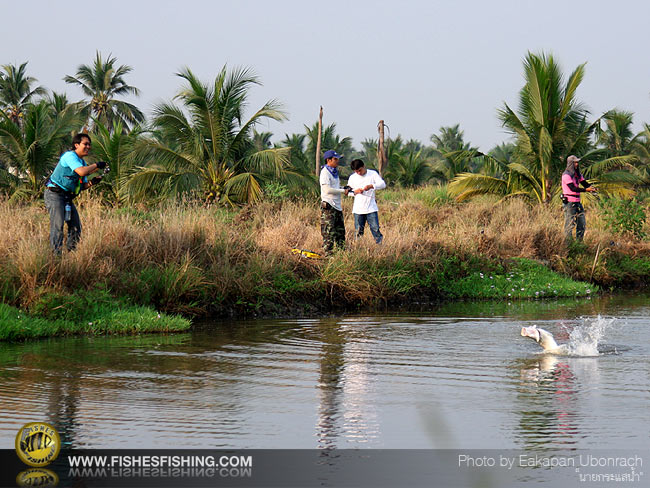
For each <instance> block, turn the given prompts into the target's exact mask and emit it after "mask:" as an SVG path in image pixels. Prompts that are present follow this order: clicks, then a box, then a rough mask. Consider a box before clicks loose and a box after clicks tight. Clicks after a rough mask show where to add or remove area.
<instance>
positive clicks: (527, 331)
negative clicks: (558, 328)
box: [521, 325, 568, 354]
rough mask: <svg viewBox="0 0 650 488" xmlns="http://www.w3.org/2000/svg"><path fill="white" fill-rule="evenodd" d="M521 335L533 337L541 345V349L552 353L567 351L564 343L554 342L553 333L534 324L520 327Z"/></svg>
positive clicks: (564, 352)
mask: <svg viewBox="0 0 650 488" xmlns="http://www.w3.org/2000/svg"><path fill="white" fill-rule="evenodd" d="M521 335H522V336H523V337H530V338H531V339H533V340H534V341H535V342H537V344H539V345H540V346H542V349H544V351H545V352H549V353H553V354H566V353H567V352H568V348H567V345H566V344H562V345H558V343H557V342H555V338H554V337H553V334H551V333H550V332H549V331H547V330H544V329H538V328H537V326H536V325H533V326H532V327H522V328H521Z"/></svg>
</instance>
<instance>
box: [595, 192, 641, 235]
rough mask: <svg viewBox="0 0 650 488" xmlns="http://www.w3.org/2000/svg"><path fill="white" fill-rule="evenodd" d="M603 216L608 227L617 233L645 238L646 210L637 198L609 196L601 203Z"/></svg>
mask: <svg viewBox="0 0 650 488" xmlns="http://www.w3.org/2000/svg"><path fill="white" fill-rule="evenodd" d="M600 209H601V212H602V218H603V220H604V221H605V224H606V226H607V228H608V229H609V230H610V231H612V232H614V233H615V234H629V235H632V236H634V237H635V238H636V239H643V238H645V232H644V231H643V224H644V223H645V219H646V214H645V210H644V209H643V207H642V206H641V204H639V202H637V201H636V200H633V199H632V200H624V199H621V198H607V199H605V200H602V201H601V203H600Z"/></svg>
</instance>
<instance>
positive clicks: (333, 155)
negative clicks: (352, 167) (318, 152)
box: [323, 149, 343, 161]
mask: <svg viewBox="0 0 650 488" xmlns="http://www.w3.org/2000/svg"><path fill="white" fill-rule="evenodd" d="M342 157H343V156H341V155H340V154H339V153H337V152H336V151H334V150H332V149H330V150H329V151H325V154H323V159H324V160H325V161H327V160H328V159H332V158H336V159H341V158H342Z"/></svg>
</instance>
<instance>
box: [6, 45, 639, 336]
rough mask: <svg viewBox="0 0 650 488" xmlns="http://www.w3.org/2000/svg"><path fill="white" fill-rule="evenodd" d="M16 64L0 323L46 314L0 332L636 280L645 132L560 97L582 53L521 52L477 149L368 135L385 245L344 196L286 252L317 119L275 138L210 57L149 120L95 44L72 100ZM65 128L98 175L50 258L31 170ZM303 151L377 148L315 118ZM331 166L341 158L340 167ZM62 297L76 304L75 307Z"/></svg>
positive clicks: (265, 112)
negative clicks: (339, 217)
mask: <svg viewBox="0 0 650 488" xmlns="http://www.w3.org/2000/svg"><path fill="white" fill-rule="evenodd" d="M26 67H27V64H26V63H25V64H22V65H20V66H14V65H4V66H3V67H2V70H1V71H0V108H1V109H2V110H0V193H2V195H3V196H2V197H1V199H0V221H2V222H3V223H4V225H3V228H2V229H0V294H1V296H2V302H3V303H4V304H5V305H3V307H4V308H3V309H2V314H3V315H2V317H3V318H2V324H3V325H2V327H1V328H2V330H7V329H5V325H6V324H7V323H9V324H11V323H18V322H17V321H18V319H17V316H18V315H21V317H22V316H25V315H26V316H28V317H31V318H33V319H34V320H37V319H38V320H41V319H42V320H45V321H49V322H48V323H47V324H45V323H43V324H41V326H39V327H40V328H41V329H42V330H44V331H46V332H43V333H36V332H30V330H28V329H25V328H23V329H21V330H22V332H20V333H18V332H16V330H15V329H10V330H9V331H8V332H2V334H5V336H4V337H5V338H20V337H23V338H26V337H36V336H39V335H43V334H49V333H53V334H65V333H69V332H70V331H72V330H77V331H78V332H82V333H92V332H101V333H104V332H110V331H113V332H125V331H138V330H139V331H144V330H154V329H155V328H156V327H159V330H181V329H183V328H186V327H188V323H187V322H186V321H185V322H184V321H183V320H185V319H179V318H177V316H176V315H177V314H182V315H183V316H185V317H207V316H215V315H220V316H224V315H234V314H238V315H239V314H244V315H255V314H265V315H270V314H282V315H295V314H313V313H323V312H329V311H332V310H355V309H358V308H368V307H386V306H402V305H409V304H426V303H431V302H435V301H439V300H445V299H465V298H491V299H503V300H514V299H541V298H549V297H560V296H563V297H566V296H580V297H588V296H590V295H591V294H593V293H596V292H598V291H600V290H608V289H612V288H621V287H636V286H645V285H646V284H647V283H649V282H650V246H649V245H648V242H647V241H646V236H647V235H648V229H647V223H646V212H647V208H648V199H647V196H648V195H649V193H648V191H647V188H648V184H649V182H650V180H649V179H648V174H650V173H649V168H650V166H649V165H650V127H649V126H648V125H647V124H644V128H643V130H642V131H641V132H639V133H638V134H634V133H633V131H632V122H633V114H632V113H631V112H626V111H623V110H619V109H612V110H610V111H607V112H606V113H604V114H602V115H601V116H600V117H596V118H594V119H593V120H589V117H590V114H589V112H588V111H587V109H586V107H585V106H584V105H583V104H582V103H581V102H580V101H579V100H578V97H577V93H578V88H579V85H580V83H581V81H582V79H583V77H584V76H585V67H584V65H581V66H579V67H577V68H576V69H575V70H574V71H573V72H572V73H571V74H570V75H569V76H568V77H567V78H565V77H564V76H563V75H562V73H561V70H560V68H559V66H558V64H557V63H556V62H555V60H554V58H553V57H552V56H549V55H545V54H532V53H531V54H529V55H528V56H527V57H526V59H525V60H524V74H525V84H524V87H523V88H522V89H521V92H520V97H519V106H518V107H517V108H516V109H511V108H510V107H509V106H508V105H504V106H503V108H501V109H500V110H499V111H498V115H499V117H500V119H501V121H502V123H503V125H504V126H505V127H506V128H507V129H508V130H509V131H510V132H511V134H512V138H511V139H509V140H508V141H505V142H501V143H499V144H497V145H495V146H494V148H492V149H491V150H489V151H481V150H479V148H476V147H474V146H473V145H472V144H471V143H470V142H467V141H465V140H464V134H463V131H462V130H461V129H460V127H459V126H458V125H456V126H451V127H441V128H440V130H439V132H438V133H436V134H433V135H432V136H431V139H430V143H431V144H428V143H422V142H420V141H415V140H406V139H404V138H402V137H401V136H399V135H398V136H397V137H395V138H392V139H389V140H387V141H386V145H385V146H386V159H387V161H388V164H387V167H386V171H385V173H384V175H383V176H384V178H385V179H386V181H387V183H388V189H386V190H383V191H381V192H378V203H379V207H380V221H381V224H382V232H383V233H384V234H385V236H386V239H385V242H384V244H383V245H382V246H376V245H375V244H374V242H372V240H371V239H370V238H369V237H367V236H366V238H365V239H362V240H360V241H357V242H355V241H354V240H353V239H352V237H353V236H352V229H353V223H352V219H351V203H350V201H349V200H348V201H346V202H345V208H344V212H345V216H346V228H347V229H348V247H347V250H345V251H339V252H337V253H336V254H335V255H334V256H333V257H331V258H329V259H308V258H304V257H301V256H300V255H296V254H292V253H291V249H292V248H299V249H307V250H312V251H317V252H318V251H319V250H320V248H321V244H322V240H321V237H320V232H319V228H318V220H319V216H318V205H317V204H318V182H317V178H316V176H315V174H314V160H315V155H316V141H317V137H318V130H317V125H316V124H311V123H310V125H305V132H304V133H303V134H287V135H285V137H284V139H282V140H280V141H276V142H273V141H272V139H273V134H271V133H268V132H257V131H256V128H257V127H258V125H259V123H260V122H263V121H265V120H269V119H273V120H283V119H286V117H287V114H286V113H285V112H284V111H283V109H282V107H281V105H280V104H279V103H278V102H277V101H275V100H270V101H268V102H266V103H264V104H263V105H262V106H261V107H253V109H252V115H247V112H248V107H247V102H248V95H249V92H250V90H252V89H253V88H255V87H256V86H257V85H259V84H260V81H259V79H258V78H257V77H256V76H255V75H254V74H253V73H252V72H251V71H250V70H249V69H245V68H235V69H230V70H229V69H227V68H226V67H224V68H222V69H221V70H220V71H219V72H218V73H217V74H216V77H215V79H214V80H212V81H210V82H207V83H206V82H204V81H202V80H199V79H198V78H197V77H196V76H195V75H194V74H193V72H192V71H191V70H190V69H189V68H185V69H182V70H181V71H180V72H179V73H178V76H179V80H180V83H181V84H182V86H181V88H180V89H179V91H178V93H177V94H176V96H175V98H173V99H172V100H171V101H168V102H164V103H161V104H160V105H158V106H156V107H154V108H153V111H152V117H151V119H149V120H148V119H147V117H146V116H145V115H144V112H143V111H142V110H140V109H139V108H138V107H136V106H135V105H133V104H131V103H127V102H126V101H124V100H123V99H122V98H121V97H123V96H125V95H130V96H135V95H137V94H138V93H139V92H138V89H137V88H136V87H133V86H131V85H129V84H128V82H127V80H126V78H127V76H128V74H129V73H130V72H131V70H132V68H131V67H129V66H120V65H119V63H118V62H117V60H116V59H115V58H114V57H111V56H109V57H108V58H104V57H102V55H101V54H100V53H97V56H96V59H95V60H94V62H93V63H92V64H90V65H81V66H79V68H78V69H77V72H76V74H75V75H74V76H70V75H68V76H66V77H65V80H66V81H67V82H68V83H70V84H73V85H78V86H81V87H82V90H83V93H84V96H85V97H86V98H84V99H82V100H80V101H77V102H70V101H69V100H68V98H67V96H66V95H65V94H60V93H53V92H52V93H50V92H49V91H48V90H47V89H45V88H44V87H42V86H40V85H38V81H37V80H35V79H34V78H32V77H30V76H29V75H28V74H27V69H26ZM497 103H498V101H495V106H496V104H497ZM80 130H86V131H88V133H89V134H90V135H91V137H92V140H93V149H92V153H91V156H89V157H88V161H89V162H92V161H99V160H102V161H107V162H108V164H109V166H110V167H111V172H110V173H108V174H107V175H106V176H105V178H104V181H103V182H102V183H101V184H100V185H99V186H98V187H97V188H93V190H92V191H91V192H87V193H85V194H83V195H82V196H80V197H79V198H78V200H77V203H78V207H79V209H80V214H81V219H82V222H83V226H84V233H83V238H82V241H81V243H80V245H79V247H78V248H77V250H76V251H75V252H74V253H64V254H63V256H61V257H58V258H57V257H55V256H53V255H52V254H51V253H50V251H49V249H48V243H47V237H48V217H47V215H46V212H45V210H44V208H43V205H42V203H41V201H42V200H41V199H42V190H43V186H42V183H43V181H44V179H45V178H47V177H48V176H49V174H50V173H51V171H52V169H53V167H54V166H55V165H56V163H57V161H58V158H59V156H60V154H61V153H62V152H63V151H65V150H66V149H67V148H69V144H70V141H71V138H72V135H73V134H74V133H75V132H78V131H80ZM322 147H324V148H327V149H334V150H336V151H337V152H339V153H343V154H344V155H345V156H346V159H347V160H348V161H349V160H351V159H353V158H356V157H360V158H362V159H364V160H365V161H366V164H367V165H368V166H369V167H374V166H375V164H376V161H377V141H376V140H374V139H366V140H364V141H361V145H360V148H358V149H357V148H355V147H354V146H353V142H352V140H351V139H350V138H349V137H343V136H341V135H339V134H337V131H336V125H335V124H331V125H329V126H326V127H324V128H323V142H322ZM569 154H577V155H578V156H580V157H581V158H582V162H581V166H582V168H583V172H584V174H585V176H586V177H588V178H589V179H590V181H591V182H592V183H594V184H595V185H596V186H597V187H598V188H599V190H600V192H599V193H598V194H597V195H596V196H592V195H588V196H585V206H586V208H587V236H586V239H585V242H584V243H570V244H567V243H566V242H565V241H564V237H563V231H562V226H563V215H562V210H561V205H560V203H559V196H560V189H559V178H560V176H561V173H562V171H563V169H564V167H565V163H564V161H565V160H566V157H567V156H568V155H569ZM349 171H350V170H349V168H346V167H343V168H342V169H341V172H342V181H343V182H344V181H345V179H346V178H347V176H348V175H349ZM88 297H90V298H88ZM107 297H108V298H107ZM79 304H83V306H82V307H81V309H79V310H86V312H84V313H81V312H78V311H74V310H78V309H77V308H75V307H78V305H79ZM93 304H102V305H101V306H99V305H97V306H95V305H93ZM8 307H9V308H8ZM11 307H13V308H11ZM142 307H145V308H142ZM111 310H112V311H116V312H115V314H117V315H115V314H113V312H111ZM117 311H119V312H117ZM112 314H113V315H112ZM167 314H169V316H168V315H167ZM159 315H160V318H159ZM138 317H144V318H143V319H142V320H140V319H138ZM146 317H149V318H146ZM140 321H142V324H140ZM90 323H92V324H93V325H92V326H90V325H88V326H87V325H86V324H90ZM109 323H112V324H113V325H112V326H109V325H107V324H109ZM70 324H76V325H70ZM137 324H140V325H137ZM11 327H16V325H13V326H11V325H10V328H11ZM12 331H13V332H12ZM48 331H49V332H48ZM12 334H14V335H12Z"/></svg>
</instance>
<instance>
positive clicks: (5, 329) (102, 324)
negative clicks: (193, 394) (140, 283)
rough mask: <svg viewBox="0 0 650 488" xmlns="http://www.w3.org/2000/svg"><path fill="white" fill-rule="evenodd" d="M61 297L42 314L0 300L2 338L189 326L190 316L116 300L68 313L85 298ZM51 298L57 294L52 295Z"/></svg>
mask: <svg viewBox="0 0 650 488" xmlns="http://www.w3.org/2000/svg"><path fill="white" fill-rule="evenodd" d="M59 297H60V300H57V303H58V305H56V306H55V307H53V309H52V310H49V311H45V310H42V311H41V313H26V312H25V311H23V310H20V309H18V308H16V307H12V306H10V305H7V304H5V303H0V341H20V340H26V339H39V338H42V337H52V336H65V335H77V334H88V335H97V334H140V333H146V332H180V331H184V330H187V329H189V328H190V321H189V320H188V319H185V318H182V317H179V316H170V315H166V314H159V313H157V312H156V311H155V310H153V309H152V308H151V307H144V306H133V305H131V306H129V305H126V304H124V303H120V302H118V301H116V300H110V301H106V302H104V303H101V304H96V305H95V306H94V307H89V308H88V309H86V310H83V313H66V310H76V309H77V308H78V304H79V303H83V300H80V299H79V297H77V296H74V295H63V296H59ZM49 298H50V299H54V298H55V297H54V296H52V295H51V296H50V297H49ZM45 303H47V301H46V300H44V301H43V302H39V304H40V305H42V304H45ZM52 305H54V304H52ZM57 311H58V312H60V313H56V312H57Z"/></svg>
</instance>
